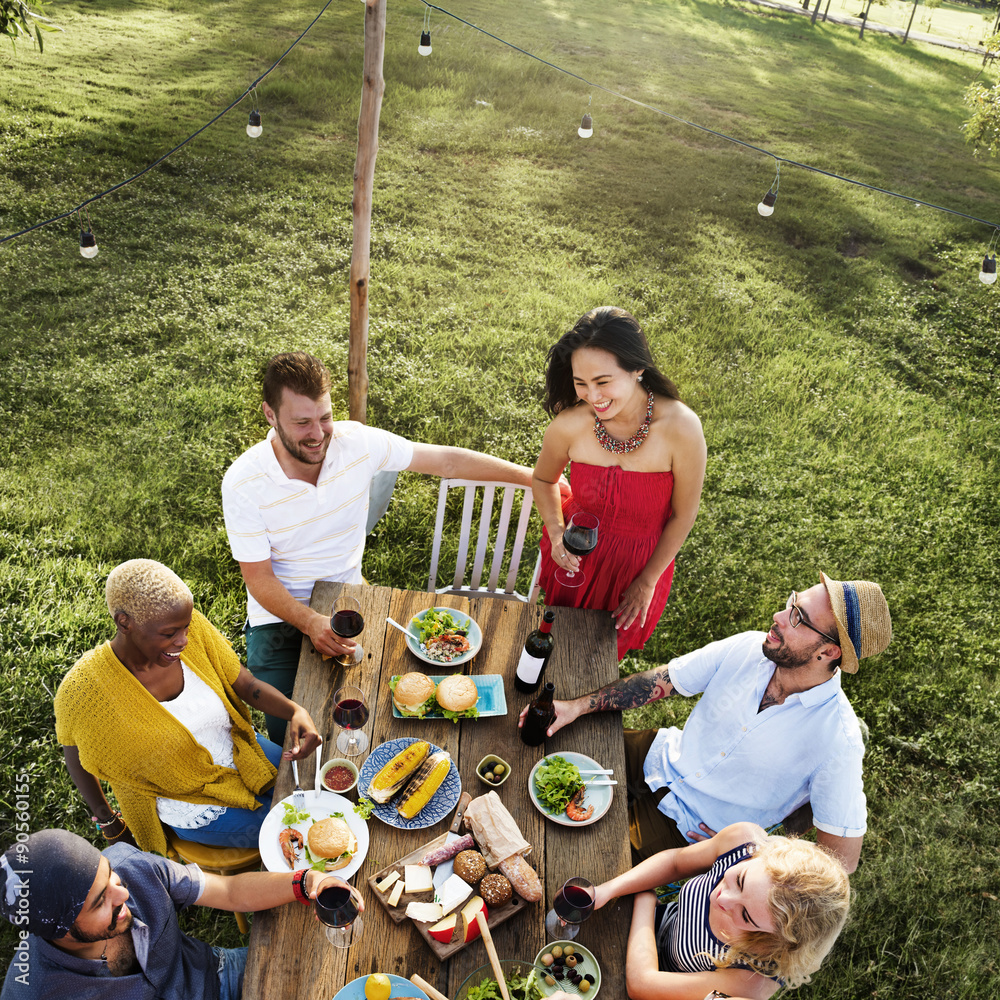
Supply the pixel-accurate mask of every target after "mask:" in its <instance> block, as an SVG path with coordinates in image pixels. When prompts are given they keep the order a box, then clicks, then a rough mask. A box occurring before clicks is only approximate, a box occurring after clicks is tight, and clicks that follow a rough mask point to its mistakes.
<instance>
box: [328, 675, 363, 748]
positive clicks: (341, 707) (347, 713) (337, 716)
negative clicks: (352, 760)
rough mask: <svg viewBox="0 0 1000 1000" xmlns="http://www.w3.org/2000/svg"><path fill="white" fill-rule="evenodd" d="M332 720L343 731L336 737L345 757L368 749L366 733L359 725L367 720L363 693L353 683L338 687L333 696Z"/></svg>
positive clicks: (338, 746)
mask: <svg viewBox="0 0 1000 1000" xmlns="http://www.w3.org/2000/svg"><path fill="white" fill-rule="evenodd" d="M333 721H334V722H335V723H336V724H337V725H338V726H340V728H341V729H343V730H344V731H343V732H342V733H341V734H340V735H339V736H338V737H337V749H338V750H339V751H340V752H341V753H342V754H343V755H344V756H345V757H356V756H357V755H358V754H359V753H363V752H364V751H365V750H367V749H368V734H367V733H363V732H361V731H360V730H361V727H362V726H363V725H364V724H365V723H366V722H367V721H368V702H367V701H365V693H364V691H362V690H361V688H359V687H356V686H355V685H354V684H345V685H344V686H343V687H342V688H338V689H337V692H336V694H334V696H333Z"/></svg>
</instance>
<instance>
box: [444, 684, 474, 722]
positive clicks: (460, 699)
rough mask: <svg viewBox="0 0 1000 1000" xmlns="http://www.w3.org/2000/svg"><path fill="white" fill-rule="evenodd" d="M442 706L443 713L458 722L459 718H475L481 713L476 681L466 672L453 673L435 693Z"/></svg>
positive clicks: (447, 717)
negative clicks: (478, 704)
mask: <svg viewBox="0 0 1000 1000" xmlns="http://www.w3.org/2000/svg"><path fill="white" fill-rule="evenodd" d="M434 697H435V698H436V699H437V703H438V704H439V705H440V706H441V714H442V715H444V717H445V718H446V719H451V720H452V721H453V722H456V721H457V720H458V719H475V718H477V717H478V715H479V711H478V710H477V709H476V703H477V702H478V701H479V689H478V688H477V687H476V682H475V681H474V680H473V679H472V678H471V677H467V676H466V675H465V674H452V675H451V676H450V677H446V678H445V679H444V680H443V681H441V683H440V684H438V686H437V693H436V694H435V695H434Z"/></svg>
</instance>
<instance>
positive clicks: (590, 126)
mask: <svg viewBox="0 0 1000 1000" xmlns="http://www.w3.org/2000/svg"><path fill="white" fill-rule="evenodd" d="M576 134H577V135H578V136H579V137H580V138H581V139H589V138H590V137H591V136H592V135H593V134H594V118H593V116H592V115H591V114H590V112H589V111H588V112H587V113H586V114H585V115H584V116H583V121H581V122H580V127H579V128H578V129H577V130H576Z"/></svg>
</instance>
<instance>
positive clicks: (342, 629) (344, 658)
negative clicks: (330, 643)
mask: <svg viewBox="0 0 1000 1000" xmlns="http://www.w3.org/2000/svg"><path fill="white" fill-rule="evenodd" d="M364 627H365V620H364V618H362V617H361V602H360V601H359V600H358V599H357V598H356V597H347V596H344V597H338V598H337V600H336V603H335V604H334V605H333V612H332V614H331V615H330V628H331V629H333V634H334V635H337V636H340V638H341V639H353V638H354V637H355V636H356V635H361V630H362V629H363V628H364ZM364 655H365V651H364V650H363V649H362V648H361V643H360V642H359V643H357V644H356V645H355V647H354V649H353V651H352V652H350V653H341V654H340V656H335V657H334V658H333V659H334V662H335V663H339V664H340V665H341V666H342V667H353V666H354V664H355V663H360V662H361V660H362V657H363V656H364Z"/></svg>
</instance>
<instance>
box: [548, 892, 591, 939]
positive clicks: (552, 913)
mask: <svg viewBox="0 0 1000 1000" xmlns="http://www.w3.org/2000/svg"><path fill="white" fill-rule="evenodd" d="M594 899H595V894H594V883H593V882H591V881H589V880H588V879H585V878H580V877H579V876H577V877H576V878H569V879H566V881H565V882H564V883H563V887H562V888H561V889H560V890H559V892H557V893H556V898H555V899H554V900H553V901H552V909H551V910H549V912H548V914H547V915H546V917H545V931H546V933H547V934H548V935H549V937H550V938H552V939H553V940H562V939H566V940H569V941H572V940H573V938H575V937H576V936H577V934H579V933H580V924H582V923H583V922H584V920H586V919H587V917H589V916H590V915H591V913H593V912H594Z"/></svg>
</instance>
